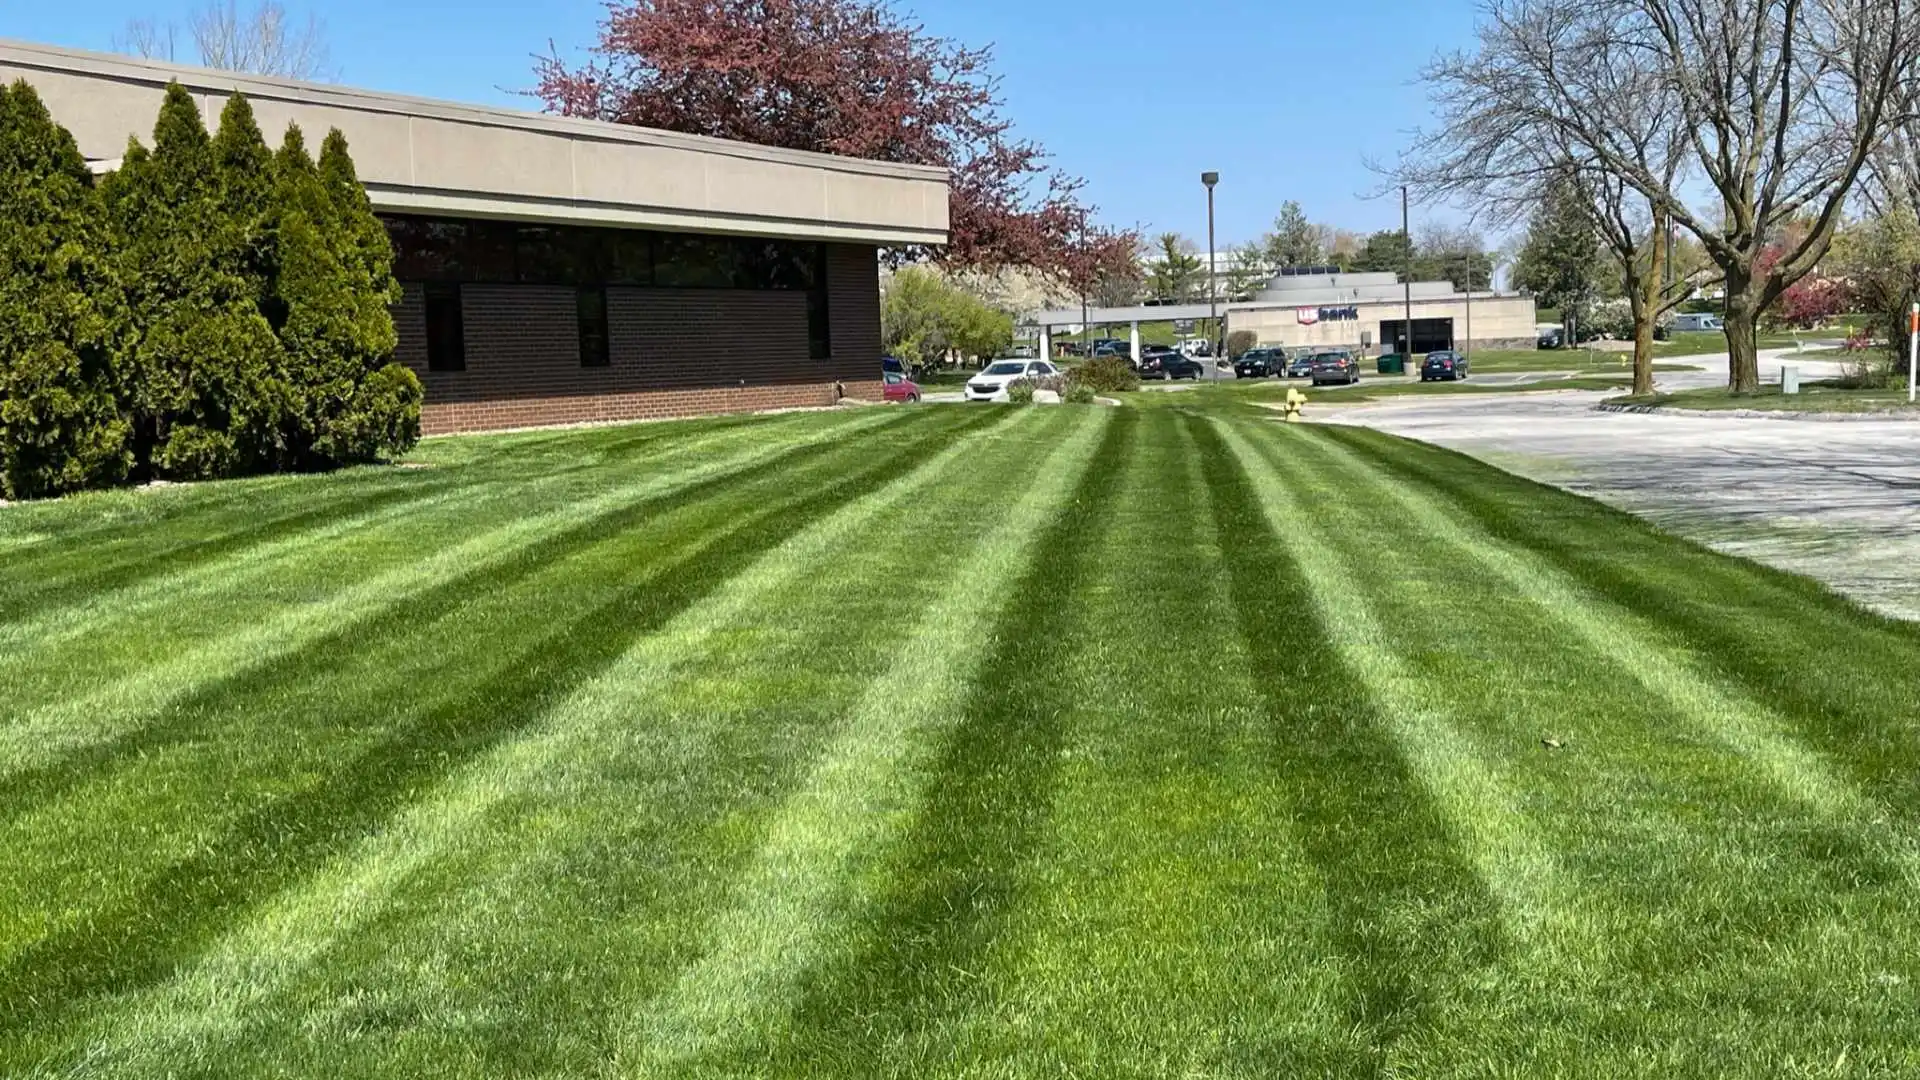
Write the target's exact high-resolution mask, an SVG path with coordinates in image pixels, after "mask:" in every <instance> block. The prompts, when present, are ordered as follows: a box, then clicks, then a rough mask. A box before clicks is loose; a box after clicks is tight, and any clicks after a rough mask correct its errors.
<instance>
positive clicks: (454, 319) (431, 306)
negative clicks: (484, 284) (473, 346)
mask: <svg viewBox="0 0 1920 1080" xmlns="http://www.w3.org/2000/svg"><path fill="white" fill-rule="evenodd" d="M425 289H426V293H427V370H428V371H465V370H467V334H466V325H465V320H464V319H463V318H462V316H461V312H460V286H459V285H457V284H452V283H448V282H431V283H429V284H427V285H426V286H425Z"/></svg>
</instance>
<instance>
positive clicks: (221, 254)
mask: <svg viewBox="0 0 1920 1080" xmlns="http://www.w3.org/2000/svg"><path fill="white" fill-rule="evenodd" d="M105 194H106V196H107V200H106V201H107V204H108V211H109V212H108V220H109V225H110V239H111V243H112V252H113V264H114V268H115V270H116V276H117V277H118V278H119V279H120V281H121V283H122V285H123V287H124V289H125V293H126V308H127V312H126V338H127V341H128V342H129V349H128V351H127V352H126V353H125V354H124V355H123V357H122V360H123V364H122V366H123V369H124V371H123V376H124V377H125V378H126V379H127V381H128V384H129V388H130V402H131V405H132V409H133V419H134V425H135V452H136V454H137V455H138V457H139V464H140V466H141V467H142V468H143V469H150V470H151V471H152V472H155V473H158V474H160V475H163V476H173V477H181V478H200V477H211V476H227V475H232V474H234V473H238V472H243V471H250V470H254V469H259V468H264V467H267V466H269V465H271V464H273V463H274V462H275V461H276V459H277V458H278V457H279V448H278V441H279V439H278V436H279V432H278V427H279V420H280V414H281V412H282V411H283V410H284V408H285V403H284V401H283V398H284V395H283V394H282V393H280V392H279V391H278V390H277V387H276V380H275V379H274V377H273V376H274V371H275V369H276V368H277V366H278V365H277V364H276V363H275V361H274V354H275V351H276V350H277V349H278V347H279V346H278V342H277V341H275V339H274V335H273V331H272V328H271V327H269V326H268V325H267V322H266V320H265V319H264V318H262V317H261V315H260V311H259V300H260V297H261V293H262V290H261V288H260V287H259V286H258V285H257V283H255V282H254V281H251V280H250V279H249V277H248V274H247V272H246V270H245V260H246V255H245V253H246V251H247V249H248V235H247V230H246V227H245V225H244V224H243V223H242V222H241V221H240V220H238V218H237V217H236V215H235V213H234V212H233V210H232V208H231V207H230V206H229V204H228V191H227V190H226V189H223V187H222V169H221V163H220V158H219V156H218V155H217V154H216V152H215V148H214V144H213V141H212V140H211V139H210V138H209V137H208V135H207V130H206V127H205V125H204V124H202V123H201V121H200V109H199V106H198V105H197V104H196V103H195V102H194V100H193V96H192V95H191V94H189V93H188V92H187V91H186V89H185V88H184V87H182V86H180V85H179V84H178V83H174V84H171V85H169V86H168V87H167V94H166V100H165V101H164V102H163V104H162V105H161V107H160V118H159V121H158V122H157V123H156V124H155V125H154V131H153V151H152V153H150V154H149V153H145V152H141V151H138V150H132V149H130V151H129V153H128V155H127V157H126V158H125V159H124V160H123V162H122V164H121V168H120V171H119V173H118V175H117V176H115V178H114V180H113V182H112V183H111V184H109V185H107V187H106V189H105Z"/></svg>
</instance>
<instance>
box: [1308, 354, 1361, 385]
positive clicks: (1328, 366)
mask: <svg viewBox="0 0 1920 1080" xmlns="http://www.w3.org/2000/svg"><path fill="white" fill-rule="evenodd" d="M1359 381H1360V365H1359V364H1356V363H1354V360H1353V354H1351V353H1343V352H1324V353H1320V354H1318V355H1316V356H1315V357H1314V358H1313V385H1315V386H1324V385H1326V384H1328V383H1341V384H1344V385H1348V386H1351V385H1352V384H1354V383H1357V382H1359Z"/></svg>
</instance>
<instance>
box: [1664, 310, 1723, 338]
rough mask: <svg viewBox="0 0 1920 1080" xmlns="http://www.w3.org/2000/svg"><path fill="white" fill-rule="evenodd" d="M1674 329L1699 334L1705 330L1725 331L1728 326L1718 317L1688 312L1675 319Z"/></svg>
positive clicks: (1676, 316)
mask: <svg viewBox="0 0 1920 1080" xmlns="http://www.w3.org/2000/svg"><path fill="white" fill-rule="evenodd" d="M1673 328H1674V329H1675V330H1679V331H1681V332H1683V333H1699V332H1701V331H1704V330H1725V329H1726V328H1727V324H1726V323H1725V322H1724V321H1722V320H1721V318H1720V316H1718V315H1710V314H1706V313H1702V312H1688V313H1687V314H1685V315H1675V316H1674V317H1673Z"/></svg>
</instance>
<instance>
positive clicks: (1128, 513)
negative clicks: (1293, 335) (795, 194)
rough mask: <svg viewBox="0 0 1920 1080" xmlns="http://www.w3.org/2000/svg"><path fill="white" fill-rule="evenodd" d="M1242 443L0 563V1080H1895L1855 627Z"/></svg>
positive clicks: (740, 445)
mask: <svg viewBox="0 0 1920 1080" xmlns="http://www.w3.org/2000/svg"><path fill="white" fill-rule="evenodd" d="M1252 397H1253V395H1251V394H1248V393H1234V392H1230V391H1228V390H1226V389H1224V388H1223V389H1220V390H1217V391H1216V390H1213V389H1206V390H1201V391H1198V392H1193V391H1190V392H1186V393H1181V394H1140V395H1134V396H1132V397H1131V398H1130V399H1129V401H1130V405H1129V407H1124V408H1119V409H1110V408H1072V407H1063V408H1050V409H1014V408H1004V407H987V406H981V407H973V408H959V407H952V408H942V407H923V408H901V409H885V410H882V409H871V410H854V411H848V412H835V413H814V414H795V415H788V416H780V417H772V418H753V419H729V420H713V421H697V422H684V423H671V424H655V425H641V426H635V427H627V428H605V429H595V430H586V431H572V432H551V433H534V434H523V435H511V436H498V437H486V438H460V439H445V440H430V441H429V442H428V443H426V444H424V445H423V447H422V448H421V449H420V451H419V452H418V454H417V455H416V458H417V461H416V462H415V464H417V465H419V466H424V467H420V468H412V469H361V470H353V471H348V472H344V473H340V474H337V475H333V476H325V477H295V478H274V479H265V480H252V481H240V482H232V483H221V484H208V485H198V486H185V487H174V488H166V489H156V490H146V491H127V492H113V493H107V494H101V495H94V496H88V497H84V498H77V499H72V500H67V501H62V502H56V503H46V504H34V505H27V506H15V507H10V508H7V509H5V510H3V511H0V552H4V553H5V556H6V557H5V559H4V560H0V641H4V642H5V646H6V647H5V648H4V649H0V685H4V687H5V696H4V698H0V701H3V702H4V704H0V777H4V782H0V865H4V866H6V867H7V868H8V869H9V872H8V873H5V874H0V1075H7V1076H23V1077H41V1076H44V1077H52V1076H69V1075H74V1076H89V1077H96V1076H97V1077H117V1076H128V1077H134V1076H140V1077H144V1076H155V1075H182V1076H188V1075H190V1076H233V1077H252V1076H259V1075H277V1076H313V1077H361V1076H366V1077H373V1076H555V1077H558V1076H569V1077H572V1076H595V1077H627V1076H634V1077H640V1076H676V1077H678V1076H693V1077H721V1076H774V1077H817V1076H848V1077H856V1076H857V1077H869V1076H901V1077H908V1076H911V1077H927V1076H969V1077H983V1076H984V1077H993V1076H1004V1077H1016V1076H1018V1077H1026V1076H1102V1077H1162V1076H1169V1075H1185V1076H1209V1077H1268V1076H1356V1075H1382V1076H1422V1077H1427V1076H1442V1077H1445V1076H1457V1077H1484V1076H1592V1077H1617V1076H1656V1075H1657V1076H1662V1077H1694V1076H1697V1077H1724V1076H1753V1077H1776V1076H1815V1075H1819V1076H1825V1075H1862V1076H1881V1075H1903V1074H1909V1073H1911V1072H1913V1071H1914V1070H1915V1069H1916V1068H1917V1067H1920V1034H1916V1029H1915V1028H1914V1026H1913V1024H1912V1016H1913V1010H1914V1006H1915V1002H1914V994H1915V988H1916V986H1920V926H1917V924H1916V923H1915V921H1914V919H1913V917H1912V916H1913V910H1914V904H1915V894H1916V893H1915V890H1916V887H1917V886H1920V849H1917V848H1916V845H1915V840H1916V834H1917V833H1920V811H1917V810H1916V806H1920V800H1917V796H1920V791H1917V790H1916V787H1915V785H1916V779H1915V778H1916V777H1920V732H1917V731H1916V729H1915V726H1914V716H1913V692H1912V691H1913V672H1914V671H1915V670H1920V633H1917V632H1916V630H1915V628H1914V627H1912V626H1910V625H1907V624H1900V623H1895V622H1891V621H1888V620H1884V619H1880V618H1877V617H1874V616H1871V615H1868V614H1865V613H1863V612H1862V611H1860V610H1859V609H1858V608H1856V607H1854V606H1852V605H1851V604H1849V603H1846V602H1844V601H1842V600H1840V599H1838V598H1836V597H1835V596H1834V595H1832V594H1830V593H1829V592H1827V591H1826V590H1824V589H1822V588H1820V587H1818V586H1816V585H1813V584H1811V583H1809V582H1807V581H1805V580H1803V579H1799V578H1794V577H1791V576H1788V575H1784V574H1780V573H1777V572H1773V571H1770V570H1766V569H1763V568H1760V567H1758V566H1755V565H1753V564H1751V563H1747V562H1743V561H1740V560H1736V559H1731V558H1727V557H1724V556H1721V555H1717V554H1714V553H1712V552H1709V551H1707V550H1706V549H1704V548H1701V547H1698V546H1695V545H1692V544H1688V543H1684V542H1681V541H1678V540H1675V539H1673V538H1671V537H1669V536H1667V535H1665V534H1662V533H1660V532H1658V531H1656V530H1654V529H1653V528H1651V527H1649V526H1647V525H1645V524H1643V523H1641V522H1639V521H1637V520H1635V519H1633V518H1629V517H1627V516H1624V515H1622V514H1619V513H1616V512H1613V511H1610V510H1607V509H1605V508H1603V507H1601V506H1599V505H1598V504H1595V503H1592V502H1589V501H1587V500H1583V499H1580V498H1576V497H1573V496H1570V495H1566V494H1564V493H1561V492H1558V491H1554V490H1551V489H1546V488H1542V487H1539V486H1537V485H1534V484H1531V483H1529V482H1526V481H1523V480H1520V479H1517V478H1515V477H1512V476H1510V475H1508V474H1505V473H1502V472H1499V471H1497V470H1495V469H1492V468H1489V467H1487V466H1484V465H1481V464H1479V463H1477V462H1474V461H1472V460H1470V459H1468V458H1464V457H1461V456H1458V455H1455V454H1452V453H1449V452H1446V451H1442V450H1438V449H1434V448H1431V447H1427V446H1423V445H1421V444H1417V443H1411V442H1406V441H1402V440H1398V439H1393V438H1390V437H1387V436H1383V435H1378V434H1374V433H1370V432H1365V431H1360V430H1349V429H1340V428H1328V429H1322V428H1316V427H1314V426H1312V425H1282V424H1278V423H1274V422H1272V420H1271V418H1270V417H1269V416H1268V415H1267V414H1266V413H1265V411H1264V410H1258V409H1255V408H1252V407H1250V399H1251V398H1252ZM1543 737H1552V738H1555V739H1558V740H1560V741H1561V742H1562V743H1563V744H1564V748H1562V749H1558V750H1549V749H1546V748H1544V747H1543V746H1542V744H1541V739H1542V738H1543Z"/></svg>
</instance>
